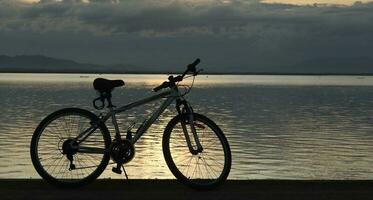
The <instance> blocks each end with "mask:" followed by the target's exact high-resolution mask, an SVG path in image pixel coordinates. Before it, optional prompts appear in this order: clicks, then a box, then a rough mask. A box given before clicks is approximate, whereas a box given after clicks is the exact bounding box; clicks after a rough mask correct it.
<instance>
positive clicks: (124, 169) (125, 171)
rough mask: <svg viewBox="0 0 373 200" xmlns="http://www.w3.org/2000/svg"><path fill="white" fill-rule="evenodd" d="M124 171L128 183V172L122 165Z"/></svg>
mask: <svg viewBox="0 0 373 200" xmlns="http://www.w3.org/2000/svg"><path fill="white" fill-rule="evenodd" d="M122 169H123V171H124V175H126V179H127V181H128V175H127V172H126V170H125V169H124V165H122Z"/></svg>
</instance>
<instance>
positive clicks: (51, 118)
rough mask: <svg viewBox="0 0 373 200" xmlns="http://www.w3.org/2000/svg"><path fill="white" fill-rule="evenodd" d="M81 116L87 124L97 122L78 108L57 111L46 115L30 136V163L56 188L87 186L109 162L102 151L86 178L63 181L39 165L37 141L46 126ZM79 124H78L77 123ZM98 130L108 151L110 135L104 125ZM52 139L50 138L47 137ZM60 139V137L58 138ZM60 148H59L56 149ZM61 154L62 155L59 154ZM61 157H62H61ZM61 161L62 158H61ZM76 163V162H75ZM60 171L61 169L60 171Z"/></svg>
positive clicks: (93, 116)
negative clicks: (62, 119)
mask: <svg viewBox="0 0 373 200" xmlns="http://www.w3.org/2000/svg"><path fill="white" fill-rule="evenodd" d="M73 115H77V116H83V117H85V118H87V119H88V120H89V122H98V121H99V118H98V117H97V116H96V115H95V114H93V113H92V112H90V111H87V110H83V109H80V108H65V109H62V110H58V111H56V112H53V113H51V114H50V115H48V116H47V117H46V118H45V119H44V120H42V121H41V123H40V124H39V125H38V127H37V128H36V129H35V132H34V134H33V136H32V140H31V145H30V155H31V160H32V163H33V165H34V167H35V169H36V171H37V172H38V174H39V175H40V176H41V177H42V178H43V179H44V180H46V181H47V182H48V183H50V184H53V185H56V186H64V187H78V186H83V185H85V184H88V183H90V182H92V181H94V180H95V179H96V178H97V177H98V176H100V175H101V173H102V172H103V171H104V170H105V168H106V166H107V165H108V163H109V160H110V155H109V152H108V151H104V153H103V154H102V160H101V161H100V163H99V164H98V166H97V168H96V169H95V170H94V171H92V173H90V174H89V175H88V176H86V177H84V178H81V179H79V178H76V179H72V178H71V179H63V178H58V177H55V176H53V175H51V174H50V173H48V172H47V170H46V169H45V166H43V164H42V163H41V158H40V157H39V155H38V151H39V150H38V147H39V141H40V138H41V136H42V134H43V133H44V132H46V131H45V130H46V128H47V127H48V125H50V124H51V123H53V122H55V121H56V120H57V119H59V118H61V117H63V116H73ZM79 123H80V122H79ZM97 130H99V132H100V134H101V136H102V140H103V142H104V146H105V149H108V148H109V146H110V143H111V137H110V133H109V131H108V129H107V127H106V125H105V124H102V123H99V124H98V128H97V129H96V130H95V131H97ZM49 137H52V136H49ZM58 137H60V136H58ZM90 137H91V136H90ZM92 137H93V136H92ZM58 148H60V147H58ZM61 154H62V153H61ZM62 157H63V156H62ZM61 159H62V158H61ZM77 162H78V161H77ZM60 170H62V167H61V169H60Z"/></svg>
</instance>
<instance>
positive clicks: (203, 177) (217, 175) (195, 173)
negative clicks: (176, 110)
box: [169, 119, 227, 185]
mask: <svg viewBox="0 0 373 200" xmlns="http://www.w3.org/2000/svg"><path fill="white" fill-rule="evenodd" d="M194 123H195V129H196V131H197V134H198V137H199V140H200V143H201V145H202V147H203V151H202V153H198V154H197V155H193V154H192V153H191V152H190V151H189V148H188V146H187V143H186V140H185V136H184V133H183V130H182V126H181V122H180V121H178V123H176V125H175V126H174V127H173V129H172V131H171V135H170V139H169V150H170V157H171V159H172V162H173V164H174V166H175V168H176V169H177V171H176V174H177V175H178V176H180V177H181V178H182V179H185V180H187V181H189V182H191V183H192V184H196V185H211V184H214V183H216V182H218V181H219V179H221V178H222V176H223V174H224V170H225V168H226V162H227V161H226V154H227V152H226V147H224V145H223V142H222V138H220V137H219V135H217V134H216V132H218V131H217V130H215V129H214V128H213V127H212V126H211V125H210V124H209V123H207V122H205V121H204V120H200V119H195V122H194ZM187 129H188V132H189V136H190V138H191V140H192V146H193V147H194V149H196V144H195V142H194V140H193V136H192V132H191V129H190V125H187Z"/></svg>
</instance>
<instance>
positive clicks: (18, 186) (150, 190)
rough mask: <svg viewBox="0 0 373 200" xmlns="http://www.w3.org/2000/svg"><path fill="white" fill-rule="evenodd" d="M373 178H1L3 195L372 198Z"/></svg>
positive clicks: (196, 199)
mask: <svg viewBox="0 0 373 200" xmlns="http://www.w3.org/2000/svg"><path fill="white" fill-rule="evenodd" d="M372 188H373V180H357V181H352V180H228V181H227V182H225V183H224V184H223V185H221V186H220V187H218V188H215V189H213V190H207V191H200V190H194V189H191V188H188V187H186V186H184V185H182V184H181V183H179V182H177V181H176V180H118V179H115V180H110V179H99V180H96V181H95V182H94V183H92V184H90V185H87V186H84V187H80V188H74V189H68V188H57V187H54V186H51V185H49V184H47V183H46V182H44V181H43V180H41V179H0V199H2V200H5V199H89V200H94V199H162V200H164V199H177V200H180V199H188V200H199V199H201V200H207V199H213V200H217V199H244V200H251V199H253V200H259V199H317V200H322V199H372V197H373V190H372Z"/></svg>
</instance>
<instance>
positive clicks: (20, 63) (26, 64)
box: [0, 55, 138, 73]
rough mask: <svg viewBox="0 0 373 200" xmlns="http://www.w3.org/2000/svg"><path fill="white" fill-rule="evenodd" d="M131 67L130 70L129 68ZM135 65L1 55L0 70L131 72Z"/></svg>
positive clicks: (39, 56) (38, 56)
mask: <svg viewBox="0 0 373 200" xmlns="http://www.w3.org/2000/svg"><path fill="white" fill-rule="evenodd" d="M128 69H130V70H128ZM131 69H132V70H133V69H138V67H136V66H133V65H125V64H116V65H97V64H89V63H79V62H75V61H72V60H66V59H58V58H51V57H46V56H42V55H20V56H5V55H0V72H33V73H129V72H130V71H131Z"/></svg>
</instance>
